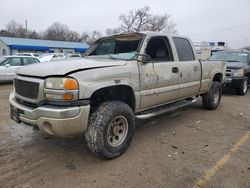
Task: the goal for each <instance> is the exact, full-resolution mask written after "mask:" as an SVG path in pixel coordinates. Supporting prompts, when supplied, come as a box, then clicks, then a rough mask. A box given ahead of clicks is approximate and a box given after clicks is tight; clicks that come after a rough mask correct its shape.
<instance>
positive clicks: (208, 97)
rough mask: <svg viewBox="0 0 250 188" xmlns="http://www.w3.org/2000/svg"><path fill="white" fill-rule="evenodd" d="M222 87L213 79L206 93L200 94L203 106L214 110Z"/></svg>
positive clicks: (218, 101)
mask: <svg viewBox="0 0 250 188" xmlns="http://www.w3.org/2000/svg"><path fill="white" fill-rule="evenodd" d="M221 95H222V89H221V85H220V83H219V82H217V81H213V83H212V86H211V88H210V90H209V92H208V93H206V94H204V95H203V96H202V103H203V107H204V108H206V109H208V110H215V109H216V108H217V107H218V106H219V104H220V101H221Z"/></svg>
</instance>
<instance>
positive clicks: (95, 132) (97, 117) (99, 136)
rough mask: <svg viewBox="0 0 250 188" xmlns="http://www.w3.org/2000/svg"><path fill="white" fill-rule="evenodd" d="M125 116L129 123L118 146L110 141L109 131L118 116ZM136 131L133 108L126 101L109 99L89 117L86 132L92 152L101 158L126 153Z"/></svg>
mask: <svg viewBox="0 0 250 188" xmlns="http://www.w3.org/2000/svg"><path fill="white" fill-rule="evenodd" d="M119 116H122V117H125V118H126V120H127V123H128V126H127V127H128V129H127V134H126V136H124V140H123V141H122V142H121V143H120V144H119V145H118V146H116V147H114V146H111V145H110V144H109V141H108V136H107V134H108V133H107V132H108V129H109V126H110V124H111V122H113V120H114V118H116V117H119ZM134 131H135V116H134V112H133V110H132V109H131V108H130V107H129V106H128V105H127V104H125V103H123V102H119V101H109V102H104V103H102V104H101V105H100V106H99V107H97V108H96V110H95V111H94V112H93V113H92V114H91V115H90V117H89V124H88V128H87V130H86V132H85V139H86V142H87V145H88V147H89V149H90V151H91V152H92V153H94V154H95V155H97V156H98V157H101V158H106V159H113V158H116V157H118V156H120V155H121V154H122V153H124V152H125V151H126V150H127V148H128V146H129V144H130V142H131V140H132V138H133V135H134Z"/></svg>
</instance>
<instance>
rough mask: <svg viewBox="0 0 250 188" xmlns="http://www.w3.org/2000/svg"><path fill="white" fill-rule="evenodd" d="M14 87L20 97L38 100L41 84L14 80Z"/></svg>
mask: <svg viewBox="0 0 250 188" xmlns="http://www.w3.org/2000/svg"><path fill="white" fill-rule="evenodd" d="M14 85H15V91H16V93H17V94H18V95H20V96H22V97H25V98H29V99H37V97H38V92H39V83H36V82H28V81H24V80H19V79H14Z"/></svg>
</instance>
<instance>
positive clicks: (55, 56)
mask: <svg viewBox="0 0 250 188" xmlns="http://www.w3.org/2000/svg"><path fill="white" fill-rule="evenodd" d="M38 58H39V59H40V61H41V62H46V61H58V60H63V59H66V56H65V55H64V54H60V53H48V54H42V55H40V56H39V57H38Z"/></svg>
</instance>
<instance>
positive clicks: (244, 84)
mask: <svg viewBox="0 0 250 188" xmlns="http://www.w3.org/2000/svg"><path fill="white" fill-rule="evenodd" d="M247 90H248V78H247V77H244V78H243V80H242V82H241V84H240V87H239V88H235V91H236V93H237V94H238V95H245V94H246V93H247Z"/></svg>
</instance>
